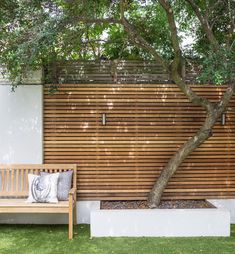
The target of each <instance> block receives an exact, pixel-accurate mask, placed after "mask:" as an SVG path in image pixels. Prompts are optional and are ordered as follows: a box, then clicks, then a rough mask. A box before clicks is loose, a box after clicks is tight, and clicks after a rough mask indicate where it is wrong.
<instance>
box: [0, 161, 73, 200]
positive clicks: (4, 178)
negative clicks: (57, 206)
mask: <svg viewBox="0 0 235 254" xmlns="http://www.w3.org/2000/svg"><path fill="white" fill-rule="evenodd" d="M69 170H73V181H72V185H73V186H72V187H76V183H77V166H76V164H63V165H61V164H25V165H23V164H6V165H4V164H0V197H16V198H18V197H27V196H28V192H29V190H28V174H39V173H40V172H48V173H57V172H65V171H69Z"/></svg>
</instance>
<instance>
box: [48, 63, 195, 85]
mask: <svg viewBox="0 0 235 254" xmlns="http://www.w3.org/2000/svg"><path fill="white" fill-rule="evenodd" d="M197 73H198V69H197V68H195V67H193V68H192V66H188V67H187V68H186V71H185V73H184V76H185V80H186V82H187V83H195V82H196V76H197ZM45 76H46V78H47V82H49V83H51V82H54V83H59V84H60V83H66V84H81V83H83V84H86V83H94V84H98V83H99V84H115V83H122V84H142V83H148V84H163V83H166V84H167V83H172V80H171V78H170V76H169V74H168V73H167V72H166V71H165V70H164V68H163V67H162V66H161V65H160V64H159V63H157V62H156V61H149V60H147V61H143V60H141V61H140V60H129V61H128V60H113V61H111V60H110V61H107V60H106V61H63V62H62V61H61V62H55V63H54V64H53V65H50V66H49V67H48V69H47V71H46V75H45Z"/></svg>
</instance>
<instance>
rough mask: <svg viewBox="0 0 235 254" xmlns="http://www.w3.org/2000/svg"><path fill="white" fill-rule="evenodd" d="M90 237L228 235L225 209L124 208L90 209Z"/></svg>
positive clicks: (227, 216) (228, 216) (228, 214)
mask: <svg viewBox="0 0 235 254" xmlns="http://www.w3.org/2000/svg"><path fill="white" fill-rule="evenodd" d="M91 236H94V237H105V236H107V237H108V236H117V237H118V236H130V237H131V236H133V237H141V236H157V237H161V236H168V237H169V236H175V237H186V236H188V237H189V236H230V213H229V211H228V210H226V209H217V208H209V209H137V210H136V209H123V210H97V211H91Z"/></svg>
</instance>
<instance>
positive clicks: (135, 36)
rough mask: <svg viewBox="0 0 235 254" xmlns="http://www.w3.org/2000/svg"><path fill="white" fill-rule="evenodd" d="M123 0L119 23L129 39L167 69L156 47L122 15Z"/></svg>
mask: <svg viewBox="0 0 235 254" xmlns="http://www.w3.org/2000/svg"><path fill="white" fill-rule="evenodd" d="M124 11H125V8H124V0H121V1H120V16H121V23H122V25H123V27H124V29H125V31H126V32H127V34H128V35H129V37H130V39H131V41H132V42H133V43H134V44H135V45H137V46H139V47H141V48H142V49H145V50H147V51H148V52H149V53H150V54H152V56H153V57H154V58H155V60H156V61H157V62H159V63H160V64H161V65H162V66H163V67H164V69H165V70H167V71H169V66H168V64H167V62H166V61H165V60H164V59H163V58H162V56H161V55H160V54H158V53H157V51H156V49H155V48H153V47H152V46H151V45H150V44H149V43H148V42H147V41H146V40H145V39H144V38H143V37H142V36H141V35H140V34H139V33H138V32H137V31H135V28H134V27H133V26H132V25H131V24H130V23H129V21H128V20H127V19H126V18H125V15H124Z"/></svg>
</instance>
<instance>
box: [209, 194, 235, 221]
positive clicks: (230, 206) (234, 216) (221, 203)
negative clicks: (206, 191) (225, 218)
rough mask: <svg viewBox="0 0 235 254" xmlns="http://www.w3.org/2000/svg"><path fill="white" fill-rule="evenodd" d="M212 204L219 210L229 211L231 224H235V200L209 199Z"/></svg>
mask: <svg viewBox="0 0 235 254" xmlns="http://www.w3.org/2000/svg"><path fill="white" fill-rule="evenodd" d="M207 201H209V202H210V203H211V204H213V205H214V206H216V207H218V208H224V209H227V210H228V211H229V212H230V215H231V219H230V223H231V224H235V199H208V200H207Z"/></svg>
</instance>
